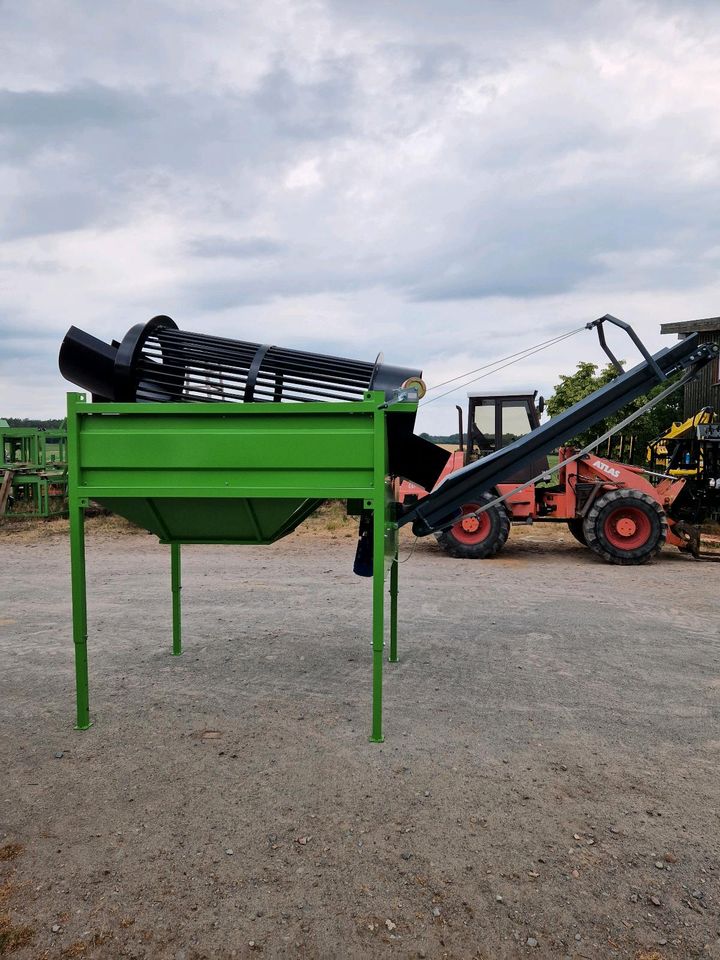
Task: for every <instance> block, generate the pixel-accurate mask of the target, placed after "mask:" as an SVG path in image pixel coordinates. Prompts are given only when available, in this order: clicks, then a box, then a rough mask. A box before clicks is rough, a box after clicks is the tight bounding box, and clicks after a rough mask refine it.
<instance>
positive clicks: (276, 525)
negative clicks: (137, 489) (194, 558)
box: [98, 497, 322, 544]
mask: <svg viewBox="0 0 720 960" xmlns="http://www.w3.org/2000/svg"><path fill="white" fill-rule="evenodd" d="M98 502H99V503H100V504H102V506H104V507H106V508H107V509H108V510H112V512H113V513H117V514H118V515H119V516H121V517H125V518H126V519H127V520H130V521H132V522H133V523H136V524H137V525H138V526H140V527H144V528H145V529H146V530H149V531H150V532H151V533H154V534H155V535H156V536H157V537H159V538H160V540H163V541H167V542H179V543H243V544H251V543H258V544H261V543H273V541H275V540H278V539H279V538H280V537H281V536H286V535H287V534H288V533H290V532H291V531H292V530H294V529H295V527H296V526H297V525H298V524H299V523H302V521H303V520H304V519H306V517H308V516H309V515H310V514H311V513H313V512H314V511H315V510H316V509H317V508H318V506H319V505H320V504H321V503H322V500H309V499H308V500H298V499H287V500H282V499H279V498H273V499H267V498H266V499H250V498H247V497H244V498H236V499H227V500H223V501H218V500H217V499H215V498H207V499H200V498H193V499H186V498H183V497H173V498H157V497H153V498H147V499H145V498H139V497H124V498H123V497H119V498H113V497H102V498H100V499H99V500H98Z"/></svg>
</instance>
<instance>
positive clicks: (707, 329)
mask: <svg viewBox="0 0 720 960" xmlns="http://www.w3.org/2000/svg"><path fill="white" fill-rule="evenodd" d="M660 332H661V333H676V334H677V335H678V340H684V339H685V337H688V336H690V334H693V333H697V334H699V336H700V343H717V344H720V317H708V318H707V319H706V320H684V321H682V322H681V323H663V324H661V326H660ZM703 407H714V408H715V410H717V411H718V412H720V362H719V360H718V358H717V357H716V358H715V360H713V361H712V362H711V363H709V364H707V366H705V367H703V369H702V370H701V371H700V373H699V374H698V377H697V379H696V380H693V381H692V382H691V383H688V384H686V386H685V394H684V399H683V417H692V416H693V414H695V413H697V411H698V410H700V409H702V408H703Z"/></svg>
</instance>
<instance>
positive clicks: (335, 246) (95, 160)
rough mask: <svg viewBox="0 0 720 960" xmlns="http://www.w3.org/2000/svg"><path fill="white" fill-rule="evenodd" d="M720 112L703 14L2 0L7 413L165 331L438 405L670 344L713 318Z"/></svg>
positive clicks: (485, 5) (642, 0)
mask: <svg viewBox="0 0 720 960" xmlns="http://www.w3.org/2000/svg"><path fill="white" fill-rule="evenodd" d="M719 105H720V4H718V3H717V2H716V0H707V2H704V0H684V2H681V0H598V2H593V0H583V2H578V0H443V2H442V3H438V2H437V0H392V2H391V0H377V2H374V0H308V2H305V0H262V2H257V0H254V2H245V0H167V2H163V0H125V2H123V3H102V2H98V0H22V2H20V0H0V415H4V416H60V415H62V411H63V409H64V393H65V390H66V389H67V388H68V386H67V384H66V383H65V382H64V381H63V380H62V379H61V377H60V375H59V373H58V372H57V360H56V358H57V351H58V347H59V344H60V341H61V339H62V336H63V334H64V332H65V330H66V329H67V327H68V326H69V325H70V324H72V323H74V324H77V325H78V326H81V327H84V328H85V329H87V330H89V331H90V332H92V333H94V334H95V335H97V336H101V337H104V338H106V339H111V338H113V337H115V338H118V339H120V338H121V337H122V335H123V334H124V333H125V331H126V330H127V328H128V327H130V326H131V325H132V324H134V323H137V322H139V321H143V320H146V319H148V318H149V317H151V316H153V315H154V314H158V313H166V314H170V315H171V316H172V317H174V318H175V319H176V320H177V322H178V324H179V325H180V326H181V327H184V328H186V329H189V330H199V331H204V332H208V333H218V334H221V335H224V336H236V337H238V338H240V339H248V340H255V341H261V342H273V343H278V344H281V345H283V346H290V347H298V348H301V349H310V350H318V351H322V352H327V353H338V354H341V355H346V356H351V357H357V358H360V359H372V358H373V357H374V356H375V354H376V353H377V352H378V351H379V350H383V351H384V353H385V357H386V359H387V360H388V361H390V362H396V363H402V364H408V365H409V364H417V365H419V366H421V367H423V368H424V370H425V375H426V379H427V381H428V383H430V384H433V383H437V382H439V381H441V380H445V379H447V378H448V377H451V376H454V375H456V374H458V373H461V372H462V371H465V370H468V369H471V368H474V367H478V366H480V365H481V364H483V363H486V362H488V361H489V360H492V359H494V358H496V357H500V356H504V355H506V354H510V353H514V352H516V351H517V350H519V349H521V348H523V347H525V346H529V345H532V344H534V343H537V342H538V341H541V340H544V339H546V338H548V337H551V336H553V335H555V334H559V333H562V332H564V331H566V330H568V329H571V328H575V327H578V326H580V325H582V324H583V323H585V322H587V321H588V320H592V319H594V318H595V317H597V316H599V315H601V314H604V313H607V312H609V313H613V314H615V315H616V316H619V317H622V318H623V319H625V320H627V321H629V322H631V323H633V324H634V325H636V327H637V329H638V330H639V331H640V332H641V334H642V335H643V336H644V337H645V338H646V339H647V341H648V343H649V344H650V345H651V346H652V347H653V348H655V349H657V348H659V347H660V346H663V345H667V343H668V341H669V338H661V336H660V333H659V324H660V323H661V322H662V321H668V320H686V319H692V318H697V317H706V316H715V315H717V314H718V313H720V278H719V275H718V267H719V266H720V238H719V235H718V229H719V225H720V165H719V164H720V160H719V157H720V150H719V143H718V141H719V139H720V109H719ZM620 353H621V355H623V356H626V357H627V358H628V359H631V357H632V354H631V352H630V351H628V350H620ZM581 359H599V354H598V350H597V348H596V347H595V346H594V344H593V342H592V340H591V335H590V334H587V333H584V334H580V335H578V336H576V337H574V338H572V339H570V340H568V341H566V342H565V343H563V344H562V345H560V346H559V347H558V348H556V349H555V350H550V351H545V352H543V353H540V354H538V355H537V356H536V357H533V358H531V359H530V360H528V361H527V362H526V363H525V364H523V365H516V366H513V367H510V368H509V369H507V370H503V371H501V372H499V373H498V374H497V375H495V376H493V377H492V378H488V379H486V380H484V381H482V382H481V383H480V384H478V387H481V386H482V387H487V388H489V389H507V388H509V387H513V388H514V387H528V388H531V389H532V388H535V387H539V388H540V389H541V390H542V391H545V392H546V393H547V392H548V391H549V390H550V388H551V386H552V384H553V383H554V382H555V381H556V378H557V376H558V374H559V373H563V372H568V371H569V370H571V369H572V368H573V367H574V365H575V363H576V362H577V361H578V360H581ZM463 395H464V392H461V393H460V394H459V395H458V396H459V397H460V398H462V396H463ZM457 401H458V397H449V398H447V399H446V400H441V401H438V402H436V403H434V404H432V405H429V406H428V407H427V408H426V409H425V410H424V411H423V412H422V414H421V416H422V419H421V423H420V426H421V429H427V430H430V431H433V432H434V431H443V432H445V431H449V430H451V429H452V427H453V425H454V414H453V405H454V403H455V402H457Z"/></svg>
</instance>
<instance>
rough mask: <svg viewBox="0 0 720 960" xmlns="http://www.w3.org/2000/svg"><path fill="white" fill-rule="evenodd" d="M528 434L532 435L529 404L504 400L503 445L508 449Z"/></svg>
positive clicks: (522, 401)
mask: <svg viewBox="0 0 720 960" xmlns="http://www.w3.org/2000/svg"><path fill="white" fill-rule="evenodd" d="M526 433H530V417H529V414H528V408H527V403H526V402H525V401H524V400H503V404H502V445H503V446H504V447H506V446H507V445H508V444H509V443H512V442H513V441H514V440H517V439H519V438H520V437H524V436H525V434H526Z"/></svg>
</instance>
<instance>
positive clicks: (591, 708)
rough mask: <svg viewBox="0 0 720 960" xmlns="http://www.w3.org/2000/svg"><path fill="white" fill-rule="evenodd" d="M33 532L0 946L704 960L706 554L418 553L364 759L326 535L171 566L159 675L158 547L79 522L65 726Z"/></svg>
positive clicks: (350, 545)
mask: <svg viewBox="0 0 720 960" xmlns="http://www.w3.org/2000/svg"><path fill="white" fill-rule="evenodd" d="M331 526H333V525H331ZM53 529H54V531H55V532H50V533H49V534H44V535H43V536H42V537H33V536H30V537H25V538H16V537H12V536H8V535H7V533H6V531H2V532H0V564H1V569H2V576H1V579H0V594H1V596H2V600H1V602H0V692H1V694H2V696H1V699H0V712H1V714H2V740H1V746H0V761H1V764H2V766H1V768H0V769H1V771H2V774H1V776H2V779H1V780H0V955H2V954H3V952H5V953H6V954H7V955H10V954H12V956H13V958H14V960H39V958H47V960H56V958H57V960H61V958H63V960H64V958H70V957H88V958H137V960H139V958H153V960H154V958H158V960H165V958H172V960H200V958H212V960H227V958H231V957H239V958H249V957H254V956H264V957H267V958H270V957H303V958H323V960H324V958H332V960H334V958H341V960H344V958H374V957H399V958H415V957H427V958H442V957H447V958H476V957H482V958H488V960H490V958H492V960H494V958H505V957H524V956H532V957H572V958H606V957H618V958H626V957H632V958H635V957H644V958H646V960H649V958H651V957H652V958H658V957H662V958H668V960H669V958H676V957H719V956H720V918H719V916H718V904H719V903H720V889H719V883H718V881H719V871H720V839H719V838H720V772H719V771H720V710H719V706H720V605H719V604H718V582H719V577H718V575H719V574H720V566H718V565H717V564H715V565H713V564H706V565H702V564H698V563H695V562H693V561H692V560H689V559H687V558H684V557H682V556H681V555H680V554H678V553H677V552H675V551H666V552H665V553H664V554H663V556H662V557H661V559H660V560H659V561H658V562H656V563H654V564H652V565H650V566H647V567H639V568H621V567H611V566H606V565H603V564H602V563H599V562H597V561H596V560H595V559H594V558H593V557H592V556H591V555H590V554H589V553H588V552H587V551H586V550H584V549H583V548H581V547H580V546H578V545H576V544H575V542H574V541H573V540H571V539H570V538H569V537H568V536H567V535H565V539H564V541H563V542H558V541H557V540H554V539H553V535H552V534H551V533H547V532H538V531H536V530H529V531H515V530H514V531H513V534H512V537H511V540H510V542H509V543H508V546H507V548H506V550H505V551H504V553H503V554H502V556H501V558H499V559H497V560H494V561H486V562H472V561H457V560H451V559H449V558H447V557H446V556H445V555H444V554H442V553H440V552H439V551H438V549H437V547H436V546H435V544H434V542H429V541H428V542H426V541H421V542H420V543H419V544H418V545H417V548H416V549H415V552H414V553H413V555H412V557H411V559H410V560H409V562H407V563H404V564H403V565H402V566H401V568H400V574H401V580H400V586H401V595H400V622H401V636H400V657H401V662H400V663H399V664H397V665H388V666H387V669H386V682H385V698H386V713H385V733H386V737H387V739H386V742H385V743H384V744H382V745H377V744H370V743H369V742H368V739H367V737H368V732H369V725H370V645H369V630H370V584H369V582H368V581H364V580H360V579H358V578H356V577H354V576H353V574H352V572H351V564H352V555H353V551H354V540H353V537H352V531H351V530H350V529H349V528H346V527H345V526H344V525H343V524H340V525H335V526H334V527H333V529H332V530H327V529H325V530H322V531H320V532H319V533H317V532H316V534H315V535H312V536H311V535H308V534H298V535H294V536H292V537H290V538H288V540H286V541H283V542H282V543H280V544H277V545H275V546H274V547H269V548H223V547H198V548H187V549H186V551H185V567H184V584H183V586H184V590H183V599H184V611H185V622H184V627H185V637H184V639H185V649H186V653H185V655H184V656H183V657H181V658H172V657H171V656H170V655H169V649H170V619H169V618H170V602H169V558H168V550H167V548H163V547H160V546H159V545H158V544H157V543H156V542H154V540H153V539H152V538H150V537H149V536H146V535H143V534H137V535H123V536H119V535H117V534H116V535H114V536H113V535H112V532H113V531H112V528H111V527H110V528H106V527H104V526H103V524H102V523H97V524H95V525H94V527H92V526H91V532H90V534H89V537H88V558H89V565H88V569H89V598H90V640H89V652H90V669H91V698H92V712H93V716H94V718H95V726H94V727H93V728H92V729H91V730H89V731H87V732H76V731H74V730H73V727H72V723H73V705H74V701H73V696H74V695H73V666H72V644H71V633H70V599H69V585H68V555H67V543H66V539H65V536H64V535H63V532H62V529H63V528H62V525H60V526H55V527H54V528H53ZM93 530H94V532H93ZM103 530H104V531H105V532H103ZM408 552H409V544H407V545H406V546H405V547H404V549H403V554H404V555H405V556H407V554H408Z"/></svg>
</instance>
